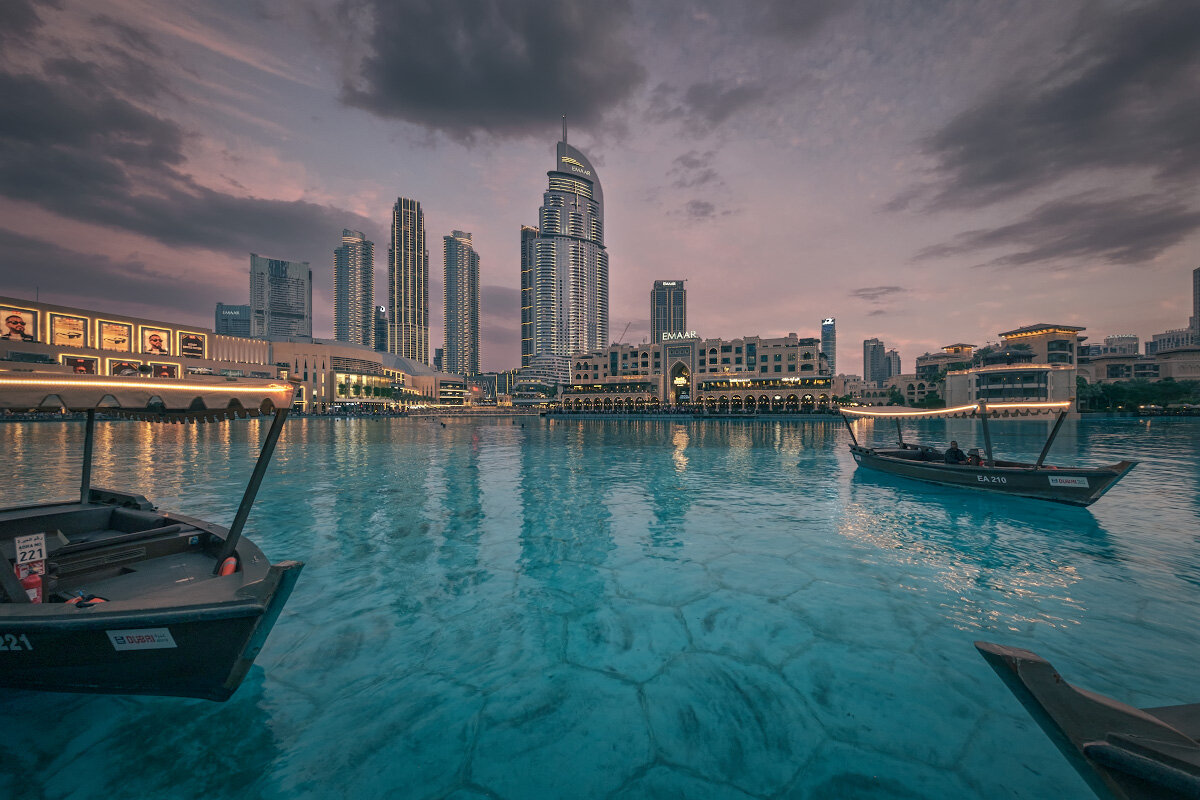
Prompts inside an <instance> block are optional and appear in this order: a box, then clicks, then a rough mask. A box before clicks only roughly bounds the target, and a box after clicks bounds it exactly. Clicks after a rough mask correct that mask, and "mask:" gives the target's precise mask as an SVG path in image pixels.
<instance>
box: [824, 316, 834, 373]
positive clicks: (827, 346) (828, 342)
mask: <svg viewBox="0 0 1200 800" xmlns="http://www.w3.org/2000/svg"><path fill="white" fill-rule="evenodd" d="M821 352H822V353H824V354H825V360H826V361H827V362H829V374H830V375H837V374H838V371H837V320H836V319H834V318H833V317H826V318H825V319H823V320H821Z"/></svg>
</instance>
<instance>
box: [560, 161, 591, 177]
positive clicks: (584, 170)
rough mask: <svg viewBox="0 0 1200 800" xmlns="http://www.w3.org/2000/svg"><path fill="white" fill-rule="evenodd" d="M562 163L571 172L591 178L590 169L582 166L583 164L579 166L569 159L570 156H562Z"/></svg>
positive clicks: (576, 162)
mask: <svg viewBox="0 0 1200 800" xmlns="http://www.w3.org/2000/svg"><path fill="white" fill-rule="evenodd" d="M562 163H564V164H566V165H567V166H569V167H570V168H571V172H578V173H579V174H580V175H587V176H588V177H591V175H592V171H591V170H590V169H588V168H587V167H585V166H583V164H580V163H579V162H578V161H576V160H575V159H573V158H571V157H570V156H563V157H562Z"/></svg>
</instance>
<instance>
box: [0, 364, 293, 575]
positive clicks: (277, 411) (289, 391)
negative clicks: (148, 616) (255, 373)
mask: <svg viewBox="0 0 1200 800" xmlns="http://www.w3.org/2000/svg"><path fill="white" fill-rule="evenodd" d="M296 386H297V383H296V382H293V381H279V380H275V381H263V380H258V381H244V380H239V379H237V378H209V379H202V378H196V377H193V378H189V379H187V380H182V381H180V380H161V379H152V378H147V377H141V376H91V375H68V374H64V373H59V372H40V373H39V372H5V373H2V374H0V409H9V410H21V411H25V410H38V411H51V410H53V411H62V410H67V411H83V412H85V413H86V414H87V420H86V423H85V426H84V437H83V467H82V470H81V473H82V474H81V477H80V486H79V502H80V504H86V503H88V502H89V500H90V498H91V492H92V485H91V484H92V454H93V450H94V447H95V439H96V412H97V411H100V412H104V413H108V414H113V415H115V416H118V417H123V418H127V419H136V420H142V421H146V422H166V423H175V424H179V423H184V424H186V423H203V422H223V421H226V420H232V419H245V418H247V417H251V416H259V415H263V416H266V415H273V417H274V419H273V420H272V422H271V427H270V428H269V429H268V431H267V436H266V438H265V439H264V440H263V444H262V449H261V450H260V452H259V456H258V461H257V462H256V463H255V465H254V471H253V473H252V474H251V476H250V482H249V483H248V484H247V485H246V489H245V491H244V492H243V494H242V502H241V504H240V505H239V506H238V510H237V514H236V515H235V516H234V520H233V523H232V524H231V525H230V527H229V533H228V535H227V536H226V537H225V542H224V544H223V545H222V546H221V551H220V553H219V555H218V557H217V559H216V564H215V566H214V568H213V573H214V574H216V573H217V572H218V571H219V570H220V567H221V562H222V561H224V560H225V559H226V558H228V557H229V556H231V555H233V554H234V553H235V552H236V551H237V545H238V542H239V540H240V539H241V534H242V528H243V527H245V524H246V519H247V518H248V517H249V516H250V509H251V508H252V507H253V506H254V500H255V498H256V497H257V495H258V490H259V487H260V486H261V485H262V481H263V478H264V477H265V476H266V473H267V467H268V465H269V464H270V462H271V457H272V455H273V454H274V452H275V445H276V444H277V443H278V441H279V435H280V433H282V432H283V423H284V421H285V420H286V419H287V415H288V411H289V410H290V409H291V405H292V397H293V396H294V395H295V391H296Z"/></svg>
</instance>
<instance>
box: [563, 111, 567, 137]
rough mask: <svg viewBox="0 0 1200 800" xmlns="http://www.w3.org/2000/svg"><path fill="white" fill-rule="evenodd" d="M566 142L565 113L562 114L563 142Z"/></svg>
mask: <svg viewBox="0 0 1200 800" xmlns="http://www.w3.org/2000/svg"><path fill="white" fill-rule="evenodd" d="M566 143H567V115H566V114H563V144H566Z"/></svg>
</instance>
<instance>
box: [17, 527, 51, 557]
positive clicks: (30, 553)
mask: <svg viewBox="0 0 1200 800" xmlns="http://www.w3.org/2000/svg"><path fill="white" fill-rule="evenodd" d="M16 545H17V563H18V564H29V563H31V562H34V561H42V560H43V559H45V558H46V534H44V533H35V534H33V535H32V536H18V537H17V540H16Z"/></svg>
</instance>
